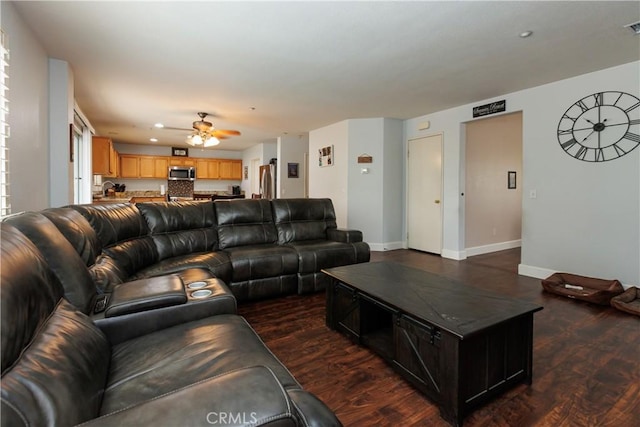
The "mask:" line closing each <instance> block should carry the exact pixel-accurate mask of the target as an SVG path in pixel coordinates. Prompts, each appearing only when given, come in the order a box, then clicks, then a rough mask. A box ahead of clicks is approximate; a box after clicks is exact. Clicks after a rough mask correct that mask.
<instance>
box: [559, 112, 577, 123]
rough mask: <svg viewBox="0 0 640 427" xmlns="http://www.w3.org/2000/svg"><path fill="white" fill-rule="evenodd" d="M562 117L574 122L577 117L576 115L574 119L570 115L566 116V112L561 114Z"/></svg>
mask: <svg viewBox="0 0 640 427" xmlns="http://www.w3.org/2000/svg"><path fill="white" fill-rule="evenodd" d="M562 118H563V119H569V120H571V121H572V122H575V121H576V120H577V119H578V118H577V117H576V118H575V119H574V118H573V117H571V116H567V113H564V115H563V116H562Z"/></svg>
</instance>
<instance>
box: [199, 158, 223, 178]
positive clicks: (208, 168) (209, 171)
mask: <svg viewBox="0 0 640 427" xmlns="http://www.w3.org/2000/svg"><path fill="white" fill-rule="evenodd" d="M219 175H220V160H218V159H197V160H196V178H197V179H218V176H219Z"/></svg>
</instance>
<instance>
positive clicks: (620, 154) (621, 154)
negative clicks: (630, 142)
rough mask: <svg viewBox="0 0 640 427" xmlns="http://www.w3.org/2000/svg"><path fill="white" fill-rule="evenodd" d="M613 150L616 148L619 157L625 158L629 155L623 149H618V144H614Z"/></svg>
mask: <svg viewBox="0 0 640 427" xmlns="http://www.w3.org/2000/svg"><path fill="white" fill-rule="evenodd" d="M613 148H615V150H616V154H617V155H618V157H621V156H624V155H625V154H627V153H628V151H624V150H623V149H622V148H620V147H618V144H613Z"/></svg>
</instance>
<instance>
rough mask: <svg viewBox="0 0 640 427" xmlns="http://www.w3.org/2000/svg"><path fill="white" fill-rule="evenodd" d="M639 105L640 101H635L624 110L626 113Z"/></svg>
mask: <svg viewBox="0 0 640 427" xmlns="http://www.w3.org/2000/svg"><path fill="white" fill-rule="evenodd" d="M638 107H640V102H636V103H635V104H634V105H632V106H631V107H629V108H627V109H626V110H624V112H625V113H628V112H629V111H631V110H635V109H636V108H638Z"/></svg>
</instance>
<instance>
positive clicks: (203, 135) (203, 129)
mask: <svg viewBox="0 0 640 427" xmlns="http://www.w3.org/2000/svg"><path fill="white" fill-rule="evenodd" d="M208 115H209V113H203V112H200V113H198V116H199V117H200V120H196V121H195V122H193V125H192V128H193V133H192V134H191V135H189V136H188V137H187V140H186V141H185V142H186V143H187V144H189V145H193V146H194V147H195V146H198V145H202V146H203V147H213V146H215V145H218V144H220V140H221V139H227V138H229V137H230V136H238V135H240V132H239V131H237V130H232V129H216V128H215V127H214V126H213V123H211V122H208V121H206V120H205V118H206V117H207V116H208ZM165 129H175V130H192V129H185V128H171V127H169V128H165Z"/></svg>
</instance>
